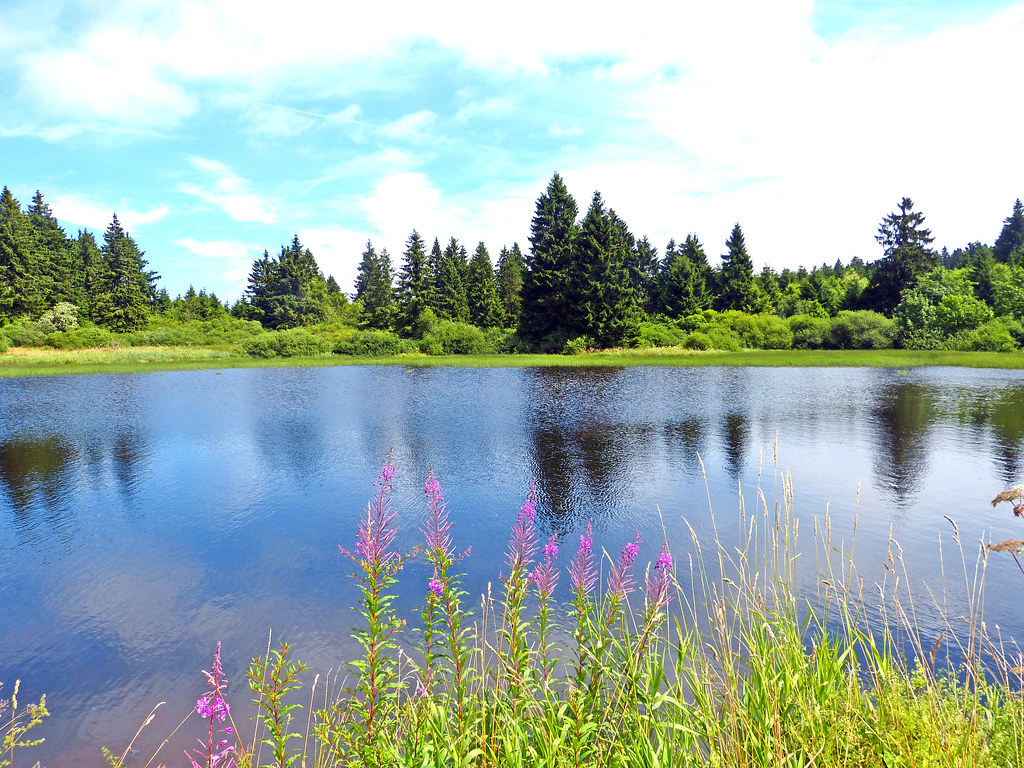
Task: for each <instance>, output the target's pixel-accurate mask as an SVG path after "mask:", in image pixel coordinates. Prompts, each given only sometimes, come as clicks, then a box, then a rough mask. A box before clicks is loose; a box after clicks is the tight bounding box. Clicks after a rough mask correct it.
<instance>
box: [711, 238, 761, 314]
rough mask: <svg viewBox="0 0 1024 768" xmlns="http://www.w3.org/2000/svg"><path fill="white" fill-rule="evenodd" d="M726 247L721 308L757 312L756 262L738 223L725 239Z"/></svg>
mask: <svg viewBox="0 0 1024 768" xmlns="http://www.w3.org/2000/svg"><path fill="white" fill-rule="evenodd" d="M725 248H726V252H725V254H724V255H723V256H722V274H721V286H720V287H721V290H720V292H719V294H718V301H719V308H720V309H738V310H740V311H741V312H755V311H757V287H756V286H755V285H754V264H753V262H752V261H751V260H750V256H749V255H748V254H747V244H746V242H745V241H744V239H743V230H742V229H741V228H740V225H739V224H738V223H737V224H735V225H734V226H733V228H732V232H731V233H730V234H729V239H728V240H726V241H725Z"/></svg>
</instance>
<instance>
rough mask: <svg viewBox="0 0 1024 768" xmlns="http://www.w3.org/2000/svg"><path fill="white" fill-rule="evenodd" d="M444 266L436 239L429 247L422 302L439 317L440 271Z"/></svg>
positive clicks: (439, 243) (442, 253)
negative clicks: (425, 284)
mask: <svg viewBox="0 0 1024 768" xmlns="http://www.w3.org/2000/svg"><path fill="white" fill-rule="evenodd" d="M443 266H444V251H442V250H441V241H440V240H438V239H437V238H436V237H435V238H434V244H433V245H432V246H431V247H430V256H429V257H428V259H427V291H426V293H425V294H424V297H423V301H424V303H425V304H426V306H428V307H429V308H430V309H431V311H433V313H434V314H435V315H440V314H441V313H440V310H439V300H440V283H441V270H442V267H443Z"/></svg>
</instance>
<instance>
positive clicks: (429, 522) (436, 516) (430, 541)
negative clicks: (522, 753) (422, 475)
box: [420, 467, 455, 560]
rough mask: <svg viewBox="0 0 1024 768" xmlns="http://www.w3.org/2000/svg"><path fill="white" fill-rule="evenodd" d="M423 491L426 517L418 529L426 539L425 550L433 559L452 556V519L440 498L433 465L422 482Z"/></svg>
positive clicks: (453, 551)
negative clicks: (425, 498) (449, 517)
mask: <svg viewBox="0 0 1024 768" xmlns="http://www.w3.org/2000/svg"><path fill="white" fill-rule="evenodd" d="M423 493H424V495H425V496H426V497H427V517H426V519H425V520H424V521H423V525H422V526H420V531H422V533H423V536H424V538H425V539H426V540H427V551H428V552H429V553H430V554H431V555H433V557H434V558H435V560H446V559H449V558H452V557H454V555H455V550H454V549H453V546H452V537H451V535H450V533H449V531H451V529H452V521H451V520H449V519H448V510H447V509H445V505H444V499H443V498H441V486H440V484H439V483H438V482H437V476H436V475H435V474H434V469H433V467H431V469H430V471H429V472H428V473H427V479H426V482H424V483H423Z"/></svg>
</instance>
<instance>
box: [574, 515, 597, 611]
mask: <svg viewBox="0 0 1024 768" xmlns="http://www.w3.org/2000/svg"><path fill="white" fill-rule="evenodd" d="M593 543H594V539H593V537H592V535H591V523H590V522H588V523H587V532H586V533H585V534H582V535H581V536H580V548H579V549H578V550H576V555H575V556H574V557H573V559H572V563H570V564H569V581H570V582H571V583H572V589H573V591H574V592H575V593H576V594H577V596H579V597H582V596H583V595H586V594H589V593H590V591H591V590H592V589H593V588H594V585H595V584H596V583H597V564H596V563H595V562H594V553H593V552H591V551H590V548H591V545H592V544H593Z"/></svg>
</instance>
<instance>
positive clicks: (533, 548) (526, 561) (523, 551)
mask: <svg viewBox="0 0 1024 768" xmlns="http://www.w3.org/2000/svg"><path fill="white" fill-rule="evenodd" d="M536 520H537V488H536V484H531V485H530V493H529V495H528V496H527V497H526V501H525V502H523V506H522V507H520V509H519V514H518V515H517V516H516V521H515V523H514V524H513V525H512V534H511V536H510V537H509V543H508V565H509V568H511V570H512V577H513V578H515V575H516V574H521V573H522V572H523V571H524V570H526V569H527V568H529V566H530V564H531V563H532V562H533V556H534V554H536V552H537V524H536Z"/></svg>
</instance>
